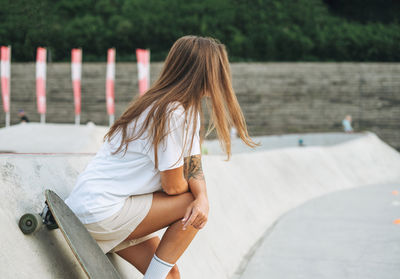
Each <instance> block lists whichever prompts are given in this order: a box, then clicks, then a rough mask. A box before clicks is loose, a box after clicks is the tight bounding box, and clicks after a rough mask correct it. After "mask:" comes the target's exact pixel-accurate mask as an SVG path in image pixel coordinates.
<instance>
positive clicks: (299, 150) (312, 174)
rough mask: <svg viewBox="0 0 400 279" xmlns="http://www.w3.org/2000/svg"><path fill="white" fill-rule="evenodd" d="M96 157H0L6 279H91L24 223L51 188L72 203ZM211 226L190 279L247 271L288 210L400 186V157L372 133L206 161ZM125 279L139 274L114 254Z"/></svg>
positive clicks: (197, 247) (192, 252)
mask: <svg viewBox="0 0 400 279" xmlns="http://www.w3.org/2000/svg"><path fill="white" fill-rule="evenodd" d="M90 158H91V156H89V155H54V154H53V155H29V154H25V155H21V154H3V155H0V196H1V203H0V222H1V224H2V225H1V227H0V235H1V236H2V241H1V242H0V251H1V252H0V255H1V257H0V270H1V271H2V277H4V278H85V275H84V274H83V272H82V271H81V270H80V267H79V265H78V264H77V262H76V261H75V259H74V257H73V255H72V253H71V252H70V250H69V248H68V246H67V244H66V243H65V240H64V239H63V237H62V235H61V233H60V232H59V231H58V230H55V231H47V230H46V229H45V230H42V231H39V232H38V233H36V234H35V235H29V236H25V235H23V234H22V233H21V232H20V230H19V228H18V224H17V223H18V219H19V217H20V216H21V215H22V214H24V213H26V212H40V211H41V209H42V207H43V202H44V195H43V191H44V189H45V188H50V189H53V190H54V191H56V192H57V193H58V194H59V195H60V196H61V197H62V198H65V197H66V196H67V195H68V193H69V192H70V191H71V189H72V188H73V186H74V184H75V180H76V178H77V176H78V174H79V173H80V172H81V171H82V170H83V169H84V168H85V166H86V165H87V163H88V162H89V160H90ZM203 158H204V159H203V165H204V172H205V175H206V180H207V185H208V191H209V198H210V203H211V204H210V216H209V223H208V225H207V226H206V227H205V228H204V229H203V230H202V231H201V232H200V233H199V235H198V236H197V237H196V238H195V240H194V242H193V243H192V244H191V246H190V247H189V249H188V250H187V251H186V253H185V254H184V256H183V257H182V258H181V259H180V261H179V262H178V265H179V268H180V270H181V272H182V277H183V278H194V279H197V278H199V279H200V278H218V279H220V278H232V277H235V276H236V275H237V274H240V273H241V267H243V266H244V264H245V263H246V257H248V256H249V255H250V254H251V251H252V249H253V248H254V246H255V245H257V241H258V240H259V239H261V237H262V236H263V235H264V233H265V231H266V230H267V229H268V228H269V227H270V226H271V225H272V224H273V223H274V222H275V221H276V220H278V218H279V217H280V216H281V215H282V214H284V213H285V212H287V211H288V210H290V209H292V208H295V207H297V206H299V205H300V204H302V203H304V202H306V201H308V200H310V199H312V198H315V197H317V196H321V195H324V194H327V193H330V192H334V191H338V190H340V189H346V188H354V187H362V186H365V185H371V184H379V183H393V182H400V172H399V170H400V154H399V153H398V152H396V151H395V150H394V149H393V148H391V147H390V146H388V145H387V144H385V143H384V142H382V141H381V140H380V139H379V138H377V137H376V135H374V134H371V133H366V134H362V135H359V136H358V137H357V138H354V139H352V140H351V141H341V143H339V144H336V145H328V146H306V147H289V148H279V149H273V150H264V151H259V152H253V153H240V154H235V155H234V156H233V157H232V160H231V161H229V162H225V161H224V159H225V157H224V156H221V155H207V156H204V157H203ZM110 257H111V258H112V260H113V261H114V263H115V265H116V266H117V269H119V271H120V272H121V274H122V275H123V278H140V276H139V275H138V273H137V271H135V270H134V268H132V267H131V266H130V265H129V264H128V263H126V262H124V261H123V260H122V259H121V258H119V257H118V256H116V255H110Z"/></svg>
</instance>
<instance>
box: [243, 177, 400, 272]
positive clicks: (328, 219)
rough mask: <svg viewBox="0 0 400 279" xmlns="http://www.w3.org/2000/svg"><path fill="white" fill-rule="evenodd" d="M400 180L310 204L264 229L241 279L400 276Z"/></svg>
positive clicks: (331, 196)
mask: <svg viewBox="0 0 400 279" xmlns="http://www.w3.org/2000/svg"><path fill="white" fill-rule="evenodd" d="M394 190H400V181H398V183H393V184H386V185H372V186H364V187H358V188H355V189H351V190H342V191H338V192H334V193H331V194H328V195H325V196H322V197H320V198H316V199H313V200H310V201H308V202H306V203H305V204H303V205H301V206H300V207H298V208H295V209H293V210H291V211H289V212H288V213H286V214H285V215H284V216H283V217H282V218H281V219H279V221H277V222H276V223H275V225H274V226H273V227H272V228H271V229H270V230H269V231H268V232H267V233H266V235H265V236H264V240H263V241H262V244H261V246H260V247H259V248H258V250H257V251H256V252H255V254H254V255H253V257H252V258H251V259H250V261H249V262H248V265H247V268H246V269H245V271H244V273H243V274H242V276H241V277H240V278H241V279H250V278H251V279H254V278H268V279H280V278H282V279H292V278H293V279H294V278H296V279H300V278H318V279H330V278H332V279H333V278H335V279H337V278H349V279H350V278H351V279H353V278H354V279H356V278H357V279H359V278H362V279H368V278H371V279H372V278H374V279H375V278H379V279H398V278H400V225H396V224H395V223H394V220H396V219H399V218H400V206H399V205H400V197H399V196H398V195H394V194H392V191H394Z"/></svg>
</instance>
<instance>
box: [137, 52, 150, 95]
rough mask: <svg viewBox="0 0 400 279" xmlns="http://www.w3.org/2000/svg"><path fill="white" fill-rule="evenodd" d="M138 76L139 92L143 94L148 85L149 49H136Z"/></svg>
mask: <svg viewBox="0 0 400 279" xmlns="http://www.w3.org/2000/svg"><path fill="white" fill-rule="evenodd" d="M136 58H137V65H138V76H139V94H140V95H143V94H144V93H145V92H146V91H147V90H148V89H149V87H150V50H148V49H140V48H138V49H136Z"/></svg>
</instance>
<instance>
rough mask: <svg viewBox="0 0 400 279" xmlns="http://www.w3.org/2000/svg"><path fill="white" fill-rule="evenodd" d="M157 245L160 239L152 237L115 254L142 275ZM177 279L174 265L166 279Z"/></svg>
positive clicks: (177, 273) (177, 271)
mask: <svg viewBox="0 0 400 279" xmlns="http://www.w3.org/2000/svg"><path fill="white" fill-rule="evenodd" d="M159 244H160V239H159V238H158V237H153V238H150V239H148V240H146V241H143V242H142V243H139V244H137V245H134V246H130V247H128V248H125V249H123V250H120V251H118V252H116V253H117V254H118V255H119V256H121V257H122V258H123V259H125V260H126V261H128V262H129V263H131V264H132V265H133V266H135V267H136V268H137V269H138V270H139V271H140V272H141V273H143V274H144V273H145V272H146V270H147V268H148V266H149V264H150V261H151V259H152V258H153V255H154V253H155V252H156V249H157V247H158V245H159ZM179 278H180V274H179V270H178V267H177V266H176V265H175V266H174V267H173V268H172V269H171V271H170V272H169V274H168V276H167V279H179Z"/></svg>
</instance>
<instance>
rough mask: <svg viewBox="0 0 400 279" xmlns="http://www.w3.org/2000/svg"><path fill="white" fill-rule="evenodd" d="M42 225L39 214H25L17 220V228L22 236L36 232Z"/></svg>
mask: <svg viewBox="0 0 400 279" xmlns="http://www.w3.org/2000/svg"><path fill="white" fill-rule="evenodd" d="M42 224H43V221H42V217H41V216H40V215H39V214H33V213H27V214H24V215H22V217H21V218H20V219H19V224H18V225H19V228H20V229H21V231H22V232H23V233H24V234H31V233H34V232H37V231H38V230H39V229H40V228H41V226H42Z"/></svg>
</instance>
